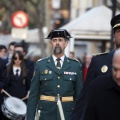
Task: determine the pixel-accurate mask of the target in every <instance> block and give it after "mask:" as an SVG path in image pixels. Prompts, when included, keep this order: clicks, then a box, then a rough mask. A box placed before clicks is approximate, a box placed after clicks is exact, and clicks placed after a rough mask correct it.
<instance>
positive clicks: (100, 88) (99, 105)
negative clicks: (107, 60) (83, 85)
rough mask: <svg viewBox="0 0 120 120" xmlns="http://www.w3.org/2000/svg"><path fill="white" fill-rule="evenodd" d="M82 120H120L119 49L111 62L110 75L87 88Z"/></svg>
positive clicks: (95, 81)
mask: <svg viewBox="0 0 120 120" xmlns="http://www.w3.org/2000/svg"><path fill="white" fill-rule="evenodd" d="M82 120H120V49H118V50H116V51H115V53H114V56H113V60H112V74H109V75H108V76H104V77H100V78H97V79H95V80H93V81H92V82H91V84H90V86H89V91H88V93H87V99H86V101H85V108H84V111H83V117H82Z"/></svg>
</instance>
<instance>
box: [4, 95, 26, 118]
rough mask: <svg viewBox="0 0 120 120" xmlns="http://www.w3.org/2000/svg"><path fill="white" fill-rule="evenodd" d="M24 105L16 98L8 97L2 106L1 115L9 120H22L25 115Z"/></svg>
mask: <svg viewBox="0 0 120 120" xmlns="http://www.w3.org/2000/svg"><path fill="white" fill-rule="evenodd" d="M26 110H27V107H26V104H25V103H24V102H23V101H22V100H20V99H19V98H16V97H8V98H6V99H5V100H4V103H3V105H2V112H3V114H4V115H5V116H6V117H7V118H9V119H10V120H22V119H23V118H24V117H25V115H26Z"/></svg>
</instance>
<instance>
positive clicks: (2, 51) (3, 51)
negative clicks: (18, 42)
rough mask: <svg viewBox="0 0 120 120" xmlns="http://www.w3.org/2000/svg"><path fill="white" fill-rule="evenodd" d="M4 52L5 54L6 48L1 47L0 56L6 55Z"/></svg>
mask: <svg viewBox="0 0 120 120" xmlns="http://www.w3.org/2000/svg"><path fill="white" fill-rule="evenodd" d="M6 54H7V51H6V49H1V50H0V58H4V57H6Z"/></svg>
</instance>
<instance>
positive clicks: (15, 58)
mask: <svg viewBox="0 0 120 120" xmlns="http://www.w3.org/2000/svg"><path fill="white" fill-rule="evenodd" d="M13 59H14V60H17V59H18V60H22V58H19V57H14V58H13Z"/></svg>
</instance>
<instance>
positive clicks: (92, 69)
mask: <svg viewBox="0 0 120 120" xmlns="http://www.w3.org/2000/svg"><path fill="white" fill-rule="evenodd" d="M113 54H114V51H112V52H109V53H104V54H99V55H96V56H93V58H92V60H91V64H90V66H89V68H88V73H87V78H86V81H85V83H84V86H83V89H82V91H81V94H80V96H79V99H78V100H77V102H76V105H75V108H74V111H73V113H72V117H71V120H81V117H82V112H83V108H84V104H85V99H86V93H87V91H88V87H89V84H90V82H91V81H92V80H94V79H95V78H99V77H101V76H106V75H108V74H111V73H112V57H113ZM104 65H106V66H107V67H108V70H107V71H106V72H105V73H103V72H102V71H101V68H102V67H103V66H104Z"/></svg>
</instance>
